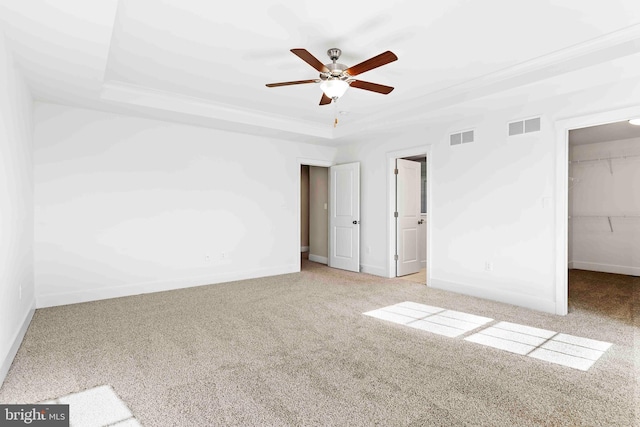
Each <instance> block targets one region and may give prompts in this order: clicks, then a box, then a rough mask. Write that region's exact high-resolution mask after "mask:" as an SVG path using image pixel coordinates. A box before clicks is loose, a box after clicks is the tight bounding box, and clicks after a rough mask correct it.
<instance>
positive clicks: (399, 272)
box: [396, 159, 421, 276]
mask: <svg viewBox="0 0 640 427" xmlns="http://www.w3.org/2000/svg"><path fill="white" fill-rule="evenodd" d="M396 169H397V170H398V173H397V174H396V212H397V213H398V217H397V218H396V236H397V237H396V238H397V242H396V251H397V252H396V253H397V255H398V260H397V263H396V276H405V275H407V274H413V273H417V272H418V271H420V242H419V235H420V233H419V232H418V231H419V230H418V227H419V223H420V219H421V217H420V162H413V161H411V160H403V159H398V160H396Z"/></svg>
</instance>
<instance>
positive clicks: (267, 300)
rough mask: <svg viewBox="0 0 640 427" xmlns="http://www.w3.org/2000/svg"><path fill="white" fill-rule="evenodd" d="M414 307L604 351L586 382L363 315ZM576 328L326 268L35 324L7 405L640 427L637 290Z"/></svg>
mask: <svg viewBox="0 0 640 427" xmlns="http://www.w3.org/2000/svg"><path fill="white" fill-rule="evenodd" d="M402 301H414V302H418V303H423V304H429V305H434V306H438V307H444V308H447V309H452V310H459V311H464V312H467V313H473V314H476V315H480V316H486V317H491V318H493V319H496V320H501V321H509V322H516V323H521V324H525V325H530V326H533V327H537V328H544V329H551V330H554V331H560V332H564V333H568V334H573V335H577V336H582V337H587V338H593V339H596V340H602V341H608V342H611V343H613V346H612V347H611V348H610V349H609V350H608V351H607V352H606V353H605V354H604V355H603V356H602V357H601V358H600V360H598V361H597V362H596V364H595V365H594V366H593V367H592V368H591V369H590V370H589V371H587V372H583V371H579V370H575V369H571V368H567V367H563V366H559V365H554V364H550V363H548V362H544V361H540V360H536V359H532V358H528V357H523V356H519V355H515V354H511V353H507V352H505V351H501V350H497V349H493V348H489V347H485V346H481V345H478V344H475V343H470V342H467V341H464V340H463V339H455V338H447V337H444V336H439V335H434V334H429V333H427V332H424V331H420V330H416V329H412V328H408V327H405V326H402V325H397V324H393V323H389V322H385V321H383V320H379V319H375V318H372V317H369V316H364V315H362V313H364V312H366V311H369V310H373V309H376V308H380V307H384V306H388V305H391V304H396V303H398V302H402ZM570 301H571V303H570V304H571V305H570V313H569V315H568V316H564V317H560V316H554V315H550V314H545V313H540V312H535V311H531V310H526V309H523V308H518V307H514V306H510V305H506V304H501V303H496V302H490V301H485V300H481V299H477V298H473V297H468V296H463V295H457V294H452V293H448V292H444V291H438V290H434V289H429V288H426V287H425V286H424V285H421V284H417V283H411V282H409V281H406V280H401V279H383V278H379V277H375V276H370V275H367V274H354V273H349V272H344V271H340V270H333V269H329V268H327V267H325V266H322V265H320V264H316V263H313V262H309V261H306V260H305V261H303V271H302V272H301V273H298V274H289V275H284V276H276V277H270V278H263V279H254V280H245V281H241V282H235V283H228V284H220V285H213V286H202V287H198V288H190V289H184V290H177V291H171V292H162V293H155V294H147V295H140V296H133V297H127V298H118V299H111V300H105V301H96V302H91V303H85V304H76V305H70V306H63V307H54V308H48V309H42V310H37V311H36V314H35V316H34V318H33V321H32V324H31V326H30V327H29V330H28V332H27V335H26V338H25V340H24V342H23V344H22V346H21V348H20V350H19V352H18V355H17V357H16V359H15V361H14V364H13V365H12V367H11V370H10V371H9V374H8V376H7V379H6V381H5V383H4V385H3V386H2V388H0V402H3V403H19V402H21V403H27V402H29V403H32V402H38V401H43V400H47V399H53V398H56V397H58V396H63V395H67V394H69V393H73V392H77V391H81V390H86V389H90V388H93V387H97V386H101V385H109V386H111V387H112V388H113V390H114V391H115V393H117V395H118V396H119V397H120V398H121V399H122V400H123V401H124V402H125V403H126V405H127V406H128V408H130V410H131V412H132V413H133V415H134V416H135V418H136V419H137V420H139V421H140V423H141V424H142V425H145V426H169V425H170V426H187V425H188V426H205V425H206V426H209V425H222V426H226V425H242V426H250V425H261V426H262V425H339V426H346V425H384V426H400V425H407V426H424V425H427V426H440V425H441V426H456V425H483V426H493V425H495V426H537V425H544V426H565V425H566V426H576V425H581V426H582V425H589V426H591V425H593V426H596V425H598V426H633V425H640V422H639V418H638V417H639V416H640V413H639V412H638V407H640V389H639V388H638V381H639V378H640V361H639V356H640V352H639V348H640V323H639V322H640V312H639V310H640V308H639V307H640V278H637V277H636V278H631V277H625V276H616V275H607V274H602V273H591V272H580V271H577V270H574V271H572V272H571V291H570Z"/></svg>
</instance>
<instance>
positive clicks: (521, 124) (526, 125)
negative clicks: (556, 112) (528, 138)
mask: <svg viewBox="0 0 640 427" xmlns="http://www.w3.org/2000/svg"><path fill="white" fill-rule="evenodd" d="M539 130H540V117H536V118H533V119H527V120H518V121H517V122H511V123H509V136H514V135H522V134H523V133H531V132H538V131H539Z"/></svg>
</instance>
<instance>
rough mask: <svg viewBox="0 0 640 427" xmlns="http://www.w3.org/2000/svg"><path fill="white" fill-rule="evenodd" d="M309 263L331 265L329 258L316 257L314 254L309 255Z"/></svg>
mask: <svg viewBox="0 0 640 427" xmlns="http://www.w3.org/2000/svg"><path fill="white" fill-rule="evenodd" d="M309 261H313V262H319V263H320V264H324V265H328V264H329V258H327V257H326V256H320V255H314V254H309Z"/></svg>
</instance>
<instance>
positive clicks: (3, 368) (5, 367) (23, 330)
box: [0, 304, 36, 386]
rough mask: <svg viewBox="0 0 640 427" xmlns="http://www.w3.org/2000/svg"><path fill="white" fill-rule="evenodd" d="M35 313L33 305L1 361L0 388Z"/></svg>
mask: <svg viewBox="0 0 640 427" xmlns="http://www.w3.org/2000/svg"><path fill="white" fill-rule="evenodd" d="M35 312H36V308H35V304H34V306H32V307H31V308H30V309H29V311H28V312H27V315H26V316H25V318H24V320H23V321H22V326H20V329H18V331H17V332H16V334H15V336H14V337H13V343H12V344H11V347H10V348H9V352H8V353H7V355H6V356H5V358H4V360H3V361H2V364H1V365H0V386H1V385H2V383H3V382H4V379H5V378H6V377H7V373H9V368H11V364H12V363H13V359H14V358H15V357H16V354H17V353H18V349H20V344H22V340H23V339H24V335H25V334H26V333H27V329H28V328H29V325H30V324H31V319H33V314H34V313H35Z"/></svg>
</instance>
